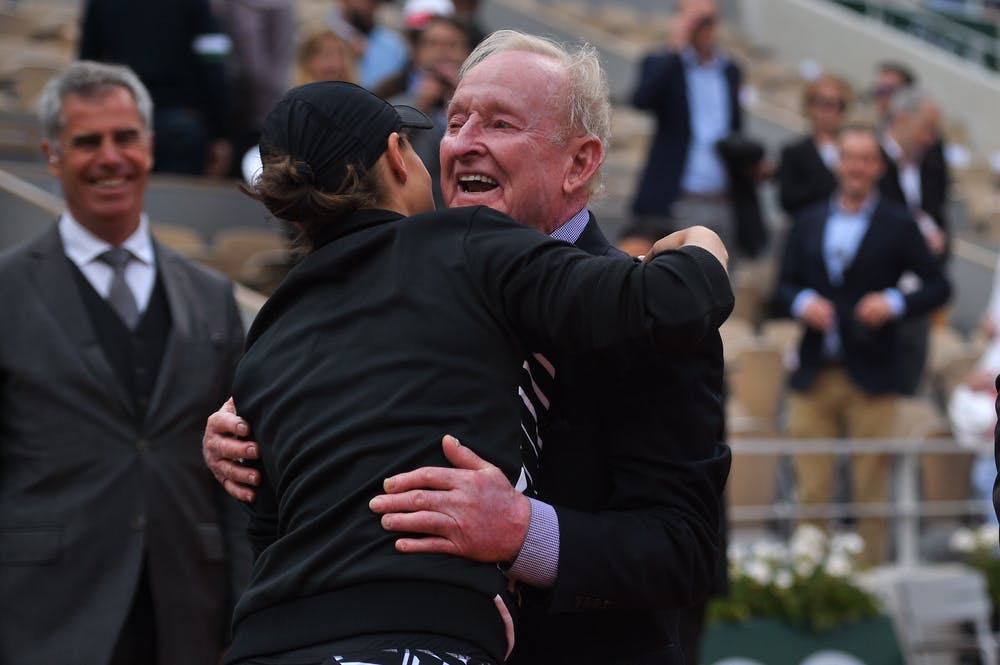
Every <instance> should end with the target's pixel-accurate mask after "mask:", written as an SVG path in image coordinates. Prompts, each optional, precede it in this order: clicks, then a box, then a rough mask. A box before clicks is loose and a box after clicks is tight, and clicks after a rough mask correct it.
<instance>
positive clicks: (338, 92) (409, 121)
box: [260, 81, 434, 192]
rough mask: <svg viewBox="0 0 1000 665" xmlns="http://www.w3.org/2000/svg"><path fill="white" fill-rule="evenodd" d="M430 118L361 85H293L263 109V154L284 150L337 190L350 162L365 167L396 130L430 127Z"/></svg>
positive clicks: (372, 162) (323, 185) (317, 180)
mask: <svg viewBox="0 0 1000 665" xmlns="http://www.w3.org/2000/svg"><path fill="white" fill-rule="evenodd" d="M433 126H434V123H432V122H431V119H430V118H428V117H427V116H426V115H424V114H423V113H421V112H420V111H418V110H417V109H415V108H413V107H411V106H403V105H399V106H393V105H392V104H390V103H389V102H387V101H385V100H384V99H382V98H381V97H379V96H378V95H376V94H374V93H372V92H369V91H368V90H365V89H364V88H362V87H361V86H358V85H355V84H353V83H347V82H344V81H321V82H319V83H307V84H306V85H300V86H298V87H296V88H292V89H291V90H289V91H288V92H287V93H285V96H284V97H282V98H281V100H280V101H279V102H278V103H277V104H276V105H275V106H274V108H273V109H271V112H270V113H268V115H267V119H265V120H264V130H263V132H262V133H261V138H260V152H261V155H262V156H263V158H264V169H265V170H266V169H267V161H268V160H267V158H268V157H270V156H272V155H288V156H289V157H291V158H292V160H294V161H295V162H300V163H303V162H304V163H305V164H307V165H308V167H309V169H308V171H311V174H310V177H311V178H312V179H313V181H314V184H316V185H317V186H319V187H320V188H321V189H323V190H326V191H331V192H332V191H336V190H338V189H340V187H341V185H342V184H343V181H344V177H345V175H346V170H345V169H346V167H347V166H348V165H349V164H352V165H354V166H355V167H357V168H360V169H362V170H365V171H367V170H368V169H370V168H371V167H372V166H374V165H375V162H377V161H378V158H379V157H381V156H382V153H383V152H385V147H386V140H387V139H388V138H389V135H390V134H392V133H393V132H398V131H399V130H401V129H430V128H431V127H433Z"/></svg>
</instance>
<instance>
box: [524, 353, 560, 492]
mask: <svg viewBox="0 0 1000 665" xmlns="http://www.w3.org/2000/svg"><path fill="white" fill-rule="evenodd" d="M555 374H556V371H555V368H554V367H553V366H552V364H551V363H550V362H549V361H548V360H547V359H546V358H545V356H543V355H541V354H539V353H535V354H533V355H531V356H529V357H528V359H527V360H525V361H524V365H523V366H522V367H521V382H520V385H519V386H518V389H517V393H518V395H520V396H521V432H522V434H523V438H522V443H521V477H520V478H519V479H518V481H517V485H515V487H516V489H518V490H519V491H521V492H524V493H525V494H527V495H528V496H535V495H536V494H537V489H536V488H537V480H536V476H537V473H538V469H539V467H540V466H541V460H542V437H541V435H540V434H539V427H540V426H541V425H544V424H545V421H546V419H547V418H548V414H549V395H551V394H552V386H553V382H554V380H555Z"/></svg>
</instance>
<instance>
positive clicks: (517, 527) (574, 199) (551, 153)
mask: <svg viewBox="0 0 1000 665" xmlns="http://www.w3.org/2000/svg"><path fill="white" fill-rule="evenodd" d="M609 116H610V105H609V102H608V96H607V86H606V82H605V80H604V76H603V72H602V71H601V68H600V64H599V61H598V59H597V56H596V53H595V52H594V51H593V50H592V49H589V48H583V49H579V50H575V51H572V52H568V51H566V50H564V49H563V48H562V47H560V46H558V45H556V44H553V43H551V42H549V41H547V40H544V39H540V38H537V37H532V36H528V35H523V34H520V33H516V32H511V31H501V32H497V33H494V34H493V35H491V36H490V37H488V38H487V39H486V40H485V41H484V42H483V43H481V44H480V45H479V47H477V48H476V50H475V51H474V52H473V53H472V55H470V57H469V59H468V60H466V62H465V64H464V65H463V67H462V71H461V72H460V82H459V85H458V87H457V89H456V92H455V96H454V98H453V99H452V101H451V104H450V106H449V110H448V127H447V130H446V133H445V137H444V139H443V141H442V145H441V164H442V191H443V192H444V196H445V199H446V201H447V202H448V205H449V206H458V205H477V204H482V205H488V206H490V207H493V208H495V209H497V210H501V211H503V212H506V213H507V214H509V215H511V216H513V217H514V218H515V219H518V220H520V221H522V222H524V223H526V224H529V225H531V226H533V227H535V228H537V229H539V230H540V231H542V232H544V233H548V234H551V235H552V236H553V237H556V238H560V239H563V240H566V241H568V242H573V243H574V244H576V245H577V246H579V247H581V248H583V249H585V250H587V251H588V252H590V253H592V254H599V255H608V256H617V255H619V252H617V251H616V250H614V249H612V248H611V247H610V245H609V244H608V242H607V240H606V239H605V238H604V236H603V235H602V234H601V232H600V230H599V229H598V227H597V224H596V222H595V220H594V218H593V216H592V215H591V214H590V213H589V212H588V210H587V203H588V200H589V197H590V194H591V191H592V189H593V188H594V187H595V186H596V178H597V174H598V170H599V168H600V165H601V162H602V161H603V159H604V145H605V143H606V142H607V139H608V133H609V128H610V117H609ZM713 238H714V236H713ZM621 260H628V259H627V258H626V257H624V256H622V258H621ZM525 379H526V380H525V381H524V383H523V385H522V398H523V399H524V400H525V406H526V410H527V411H530V412H531V415H532V416H533V418H531V419H526V421H525V423H524V424H525V435H526V440H525V442H524V444H523V446H522V453H523V458H524V462H525V469H524V472H523V473H522V478H521V482H519V483H518V487H517V489H518V490H520V489H525V490H527V492H528V495H529V496H525V495H523V494H521V493H520V492H519V491H517V490H516V489H515V488H514V487H512V486H511V484H510V483H509V482H508V481H507V479H506V478H505V477H504V476H503V474H501V473H500V472H499V470H498V469H496V468H495V467H493V466H491V465H489V464H486V463H485V462H483V461H482V460H480V459H479V458H477V457H476V456H475V455H474V454H473V453H472V452H471V451H470V450H469V449H468V448H465V447H459V446H455V445H454V441H452V440H450V439H446V441H445V443H444V451H445V455H446V456H447V457H448V459H449V460H450V461H451V462H452V463H453V464H454V465H455V467H456V468H448V469H445V468H425V469H420V470H416V471H414V472H411V473H407V474H403V475H401V476H396V477H393V478H389V479H387V480H386V494H384V495H381V496H379V497H375V498H374V499H373V501H372V509H373V510H374V511H375V512H377V513H381V514H383V517H382V524H383V526H384V527H385V528H387V529H389V530H392V531H402V532H407V533H408V535H407V536H406V537H402V538H400V539H399V541H398V542H397V549H399V550H400V551H401V552H403V553H407V552H427V551H433V552H445V553H451V554H457V555H461V556H465V557H469V558H472V559H476V560H478V561H490V562H498V563H500V564H501V565H502V566H504V567H505V568H507V569H508V575H509V577H510V578H511V579H512V580H514V581H516V582H518V586H519V591H520V597H521V605H522V607H521V621H520V624H519V626H518V631H517V636H516V642H515V648H514V653H513V654H512V655H511V662H517V663H542V662H565V663H602V664H604V663H633V664H635V663H638V664H642V663H682V662H684V659H683V656H682V654H681V653H680V649H679V648H678V646H677V639H678V635H677V610H678V608H680V607H684V606H687V605H690V604H693V603H695V602H697V601H698V600H699V599H700V598H701V597H703V596H704V595H705V593H706V592H707V590H708V588H709V583H710V578H711V575H712V572H713V570H714V566H715V563H716V560H717V557H718V554H719V553H718V531H719V511H720V504H721V493H722V490H723V486H724V484H725V478H726V475H727V473H728V469H729V460H730V458H729V452H728V449H727V448H726V447H725V446H724V445H721V444H720V443H719V442H720V441H721V439H722V400H721V392H722V346H721V341H720V339H719V336H718V334H713V335H711V336H709V337H707V338H705V339H703V340H702V341H701V342H700V343H699V344H698V345H697V346H696V348H685V349H678V350H677V351H676V353H674V354H673V355H672V356H671V357H669V358H665V357H659V358H657V361H656V362H655V363H653V364H652V365H649V364H641V363H640V362H639V361H638V360H637V357H636V350H635V349H626V348H615V349H609V350H608V351H607V352H606V353H603V354H601V355H595V356H591V357H586V358H581V357H553V358H542V357H533V358H530V359H529V361H528V362H527V363H526V367H525ZM536 421H537V429H536V426H535V422H536ZM226 432H236V433H237V434H239V435H241V436H245V435H248V434H249V432H250V430H249V426H248V424H247V423H245V422H243V421H242V420H240V419H239V418H237V417H236V416H235V415H234V414H233V413H232V406H231V404H230V405H228V407H227V409H226V410H224V411H223V412H220V413H217V414H215V415H213V417H212V418H211V419H210V421H209V428H208V431H207V432H206V436H205V445H204V450H205V454H206V459H207V461H208V462H209V464H210V466H212V468H213V470H214V471H215V473H216V476H217V477H218V478H220V480H222V481H223V482H224V483H225V485H226V487H227V488H228V489H230V491H231V492H232V493H233V494H234V495H235V496H239V497H241V498H244V499H247V498H249V497H250V496H252V491H251V490H250V489H249V488H247V487H245V486H243V485H244V484H250V485H252V484H254V483H255V482H257V480H258V479H257V478H256V477H255V475H254V474H253V473H252V472H250V471H249V470H248V469H245V468H243V467H241V466H239V465H236V464H232V463H230V462H229V461H227V460H226V459H221V458H223V457H229V458H234V457H237V456H239V457H253V456H256V454H257V448H256V446H255V445H253V444H252V443H247V442H238V441H234V440H232V439H227V438H224V437H223V434H224V433H226ZM414 533H421V534H427V536H426V537H413V535H412V534H414Z"/></svg>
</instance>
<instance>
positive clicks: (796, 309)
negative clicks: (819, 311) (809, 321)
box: [792, 289, 816, 319]
mask: <svg viewBox="0 0 1000 665" xmlns="http://www.w3.org/2000/svg"><path fill="white" fill-rule="evenodd" d="M815 297H816V291H815V290H814V289H802V290H801V291H799V293H798V295H797V296H795V300H793V301H792V316H794V317H795V318H796V319H801V318H802V314H803V312H805V311H806V307H808V306H809V303H811V302H812V301H813V298H815Z"/></svg>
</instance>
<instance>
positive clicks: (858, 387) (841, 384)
mask: <svg viewBox="0 0 1000 665" xmlns="http://www.w3.org/2000/svg"><path fill="white" fill-rule="evenodd" d="M719 22H720V16H719V12H718V8H717V7H716V5H715V3H713V2H708V1H702V0H690V1H688V2H681V3H679V9H678V13H677V15H676V17H675V20H674V22H673V33H672V36H671V40H670V43H669V44H668V45H667V46H666V47H665V48H660V49H658V50H655V51H653V52H651V53H649V54H647V55H646V56H645V57H644V58H643V59H642V61H641V63H640V64H639V69H638V76H637V84H636V86H635V88H634V91H633V94H632V99H631V101H632V104H633V105H634V106H635V107H636V108H637V109H640V110H643V111H647V112H649V113H650V114H651V115H652V117H653V118H654V119H655V132H654V136H653V138H652V141H651V144H650V147H649V152H648V156H647V159H646V163H645V166H644V167H643V168H642V169H641V171H640V176H639V179H638V185H637V188H636V192H635V196H634V198H633V200H632V208H631V213H632V215H631V219H630V222H629V223H628V224H627V225H626V226H625V228H624V230H623V232H622V234H621V236H620V238H619V247H620V248H622V249H623V250H625V251H626V252H628V253H630V254H633V255H641V254H645V253H646V252H647V251H648V250H649V248H650V246H651V244H652V243H653V242H654V241H655V240H656V238H658V237H660V236H661V235H663V234H664V233H668V232H671V231H675V230H678V229H682V228H686V227H688V226H691V225H694V224H703V225H706V226H709V227H710V228H712V229H714V230H715V231H717V232H718V233H719V234H720V235H721V236H722V237H723V239H724V240H725V241H726V244H727V246H728V247H729V248H730V250H731V251H732V253H733V254H734V257H735V258H734V265H735V269H734V273H733V274H734V275H739V272H740V268H741V262H746V261H748V260H751V259H753V260H754V262H755V263H757V264H765V265H770V266H773V273H774V274H775V277H774V279H773V286H771V288H770V292H769V293H768V294H766V296H765V298H764V300H765V301H766V302H765V305H764V307H763V308H762V309H763V310H764V311H763V312H761V314H760V317H759V319H755V320H753V321H750V322H749V324H750V326H751V328H753V327H755V326H758V325H761V324H762V320H763V319H767V320H768V321H766V322H764V324H765V325H766V324H769V322H770V320H775V319H788V320H791V321H793V322H795V324H797V326H798V331H797V332H796V333H795V334H794V335H793V338H794V339H795V340H797V341H796V342H795V344H793V345H792V348H790V349H785V351H786V352H785V353H784V360H783V365H784V368H783V375H784V377H785V380H787V382H788V389H787V394H786V396H785V398H784V399H782V400H780V401H781V402H782V403H783V406H782V407H781V412H780V414H779V417H778V418H776V419H775V420H778V421H780V422H776V423H773V424H774V427H775V428H776V431H777V432H779V433H783V434H786V435H788V436H790V437H792V438H795V439H835V438H838V437H846V438H851V439H859V438H888V437H892V436H894V435H897V434H898V433H899V431H900V429H899V420H900V418H901V417H904V416H902V415H901V414H902V413H903V412H902V411H901V404H902V402H903V401H905V400H907V399H913V398H928V400H929V401H935V402H936V407H935V408H937V410H938V412H940V413H942V414H943V413H944V409H943V407H944V406H945V404H944V403H945V402H949V401H950V402H951V413H952V418H953V420H954V421H956V424H957V427H954V428H953V430H954V431H956V432H957V431H959V430H960V429H961V431H962V433H963V435H964V437H965V439H966V440H971V442H970V443H969V445H972V446H979V447H980V449H981V448H982V446H983V444H984V442H987V441H991V440H992V431H993V426H994V425H995V422H996V417H995V414H994V412H993V403H994V400H995V397H996V392H995V390H994V379H995V378H996V375H997V372H998V371H1000V365H998V363H997V360H996V359H997V356H998V348H1000V345H998V343H997V341H996V340H997V336H996V333H997V328H996V322H995V321H996V316H997V314H996V307H997V306H996V302H997V300H998V298H1000V295H998V291H997V289H996V288H994V296H993V298H992V300H991V304H990V306H989V309H988V311H987V312H986V313H985V314H984V316H983V325H982V329H981V331H978V333H977V334H978V335H979V336H980V337H981V338H983V339H984V340H986V344H985V352H984V353H983V354H982V356H981V358H980V359H979V360H978V361H977V362H976V363H975V364H974V365H973V368H972V370H971V371H970V372H969V374H968V375H967V376H965V378H964V380H961V381H959V382H958V383H959V385H958V386H957V387H956V388H954V393H951V392H949V394H946V395H944V396H941V395H932V394H931V393H932V391H931V386H930V385H929V383H930V382H929V381H928V376H927V375H928V371H927V365H928V357H929V340H930V337H931V334H932V330H933V329H934V328H938V329H940V328H943V327H945V326H946V325H947V321H946V319H947V313H946V305H947V302H948V301H949V297H950V294H952V293H953V288H954V285H952V284H950V283H949V279H948V276H947V275H948V272H949V271H948V263H949V257H950V253H951V244H952V243H951V235H952V228H953V224H952V221H951V220H950V219H949V210H950V208H949V205H948V203H949V196H950V191H951V183H952V176H951V174H950V173H949V163H948V159H946V149H945V145H946V138H945V136H944V117H945V112H946V110H947V109H944V108H942V105H941V103H940V102H939V101H938V100H937V99H936V98H935V96H934V93H933V91H932V90H928V89H926V88H925V87H924V86H922V85H921V84H920V76H919V72H917V71H915V70H914V68H913V67H911V66H910V65H909V64H908V63H906V62H897V61H884V62H874V63H872V69H873V78H872V80H871V82H870V83H869V84H868V85H867V86H866V87H864V88H863V89H861V90H857V89H855V87H854V86H852V85H851V84H850V83H849V82H848V81H847V79H846V77H844V76H841V75H839V74H838V72H837V71H836V70H835V69H829V70H826V69H823V67H822V66H816V67H811V68H808V72H806V73H807V74H808V76H806V77H805V80H804V82H803V84H802V87H801V113H802V115H803V117H804V118H805V119H806V121H807V132H806V133H805V135H803V136H801V137H798V138H794V139H792V140H791V141H789V142H788V143H787V144H786V145H784V146H782V147H781V149H780V151H779V153H778V155H777V156H776V158H774V159H772V158H769V157H768V155H767V154H766V150H765V148H764V146H763V145H762V143H761V142H759V141H757V140H755V138H754V137H753V136H751V135H750V134H749V132H748V131H747V127H746V122H745V118H744V113H743V110H742V105H741V93H742V91H743V90H744V88H745V87H746V86H745V80H744V72H743V71H742V69H741V67H740V59H739V58H736V57H734V56H732V55H731V54H729V53H727V52H726V51H725V49H724V48H722V46H721V45H720V39H719V35H720V28H719ZM804 71H805V70H804ZM768 182H770V183H771V184H773V187H774V190H775V192H776V199H777V202H778V204H779V206H780V213H781V215H780V216H781V219H780V220H772V222H776V223H767V222H764V221H762V215H761V204H760V202H759V194H760V190H761V189H762V186H763V185H764V184H765V183H768ZM772 235H773V236H775V237H773V238H772V237H770V236H772ZM769 272H771V271H765V273H764V274H768V273H769ZM756 286H757V287H758V288H767V287H761V285H756ZM737 309H738V311H739V310H740V308H739V306H738V307H737ZM744 311H747V310H744ZM758 339H759V337H758ZM796 345H797V346H796ZM736 364H737V365H739V364H740V359H739V358H737V360H736ZM759 379H760V382H761V383H760V385H761V386H765V385H768V384H767V382H766V378H765V376H763V375H761V376H760V377H759ZM751 383H752V381H751ZM948 390H949V391H950V390H952V389H951V388H949V389H948ZM782 392H783V393H784V391H782ZM932 397H933V398H934V400H930V398H932ZM773 401H774V403H775V404H778V403H779V398H778V397H775V399H774V400H773ZM776 408H777V407H776ZM970 423H977V425H976V431H974V432H971V433H970V432H968V429H969V427H970V425H969V424H970ZM846 466H847V468H846V470H845V473H844V474H843V477H842V476H841V475H840V474H839V473H838V470H839V469H840V468H841V467H840V464H838V461H837V459H836V458H835V456H833V455H818V454H816V455H801V456H798V457H797V458H796V459H795V460H794V463H793V473H792V474H791V475H792V480H791V484H792V486H791V489H790V490H787V491H790V492H791V493H792V495H793V496H794V497H795V498H796V500H797V501H798V502H800V503H802V504H807V505H808V504H831V503H833V502H836V501H839V500H842V499H843V498H844V497H845V496H848V497H850V498H851V500H853V501H855V502H859V503H869V504H870V503H876V504H877V503H884V502H888V501H890V500H891V473H890V457H889V456H888V455H885V454H870V455H853V456H851V458H850V459H849V460H847V461H846ZM934 472H935V470H934V469H933V468H930V467H927V468H925V469H924V473H925V474H928V473H930V474H933V473H934ZM942 472H944V471H943V470H942ZM995 477H996V470H995V468H994V464H993V459H992V456H991V455H989V454H983V455H982V456H981V457H980V458H979V460H978V462H977V463H976V464H975V466H974V468H973V470H972V477H971V483H972V488H973V491H974V493H975V494H976V496H978V497H980V498H982V499H983V501H984V502H985V503H984V505H986V506H990V507H989V508H987V509H986V510H984V514H985V515H987V516H988V518H989V519H995V518H994V517H993V509H992V506H991V505H990V503H989V497H990V495H991V491H992V486H993V480H994V478H995ZM924 482H927V483H933V482H936V481H934V480H932V479H926V480H925V481H924ZM944 482H945V484H948V483H949V482H950V483H951V484H955V485H962V484H965V483H968V479H966V480H963V479H952V480H951V481H944ZM853 522H854V526H855V528H857V529H858V530H859V531H860V532H861V534H862V535H863V536H864V537H865V540H866V542H867V543H868V548H867V551H866V557H867V559H868V561H869V562H870V563H878V562H882V561H885V560H887V558H889V557H890V555H891V546H892V543H891V538H890V534H891V530H890V529H889V528H888V526H887V523H886V521H885V520H884V519H883V518H867V517H866V518H861V519H858V520H856V521H853ZM817 523H820V524H823V525H826V520H817Z"/></svg>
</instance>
